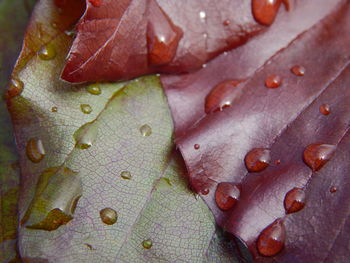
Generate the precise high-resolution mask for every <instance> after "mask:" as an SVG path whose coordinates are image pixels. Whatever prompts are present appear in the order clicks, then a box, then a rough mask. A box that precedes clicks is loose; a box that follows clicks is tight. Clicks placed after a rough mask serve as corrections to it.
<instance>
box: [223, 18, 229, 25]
mask: <svg viewBox="0 0 350 263" xmlns="http://www.w3.org/2000/svg"><path fill="white" fill-rule="evenodd" d="M230 24H231V21H230V20H228V19H226V20H225V21H224V22H223V25H224V26H228V25H230Z"/></svg>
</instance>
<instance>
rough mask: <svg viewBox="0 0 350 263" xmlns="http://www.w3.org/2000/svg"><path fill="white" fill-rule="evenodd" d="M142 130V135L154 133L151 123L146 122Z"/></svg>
mask: <svg viewBox="0 0 350 263" xmlns="http://www.w3.org/2000/svg"><path fill="white" fill-rule="evenodd" d="M140 132H141V134H142V136H145V137H147V136H150V135H151V134H152V128H151V127H150V126H149V125H147V124H145V125H142V126H141V127H140Z"/></svg>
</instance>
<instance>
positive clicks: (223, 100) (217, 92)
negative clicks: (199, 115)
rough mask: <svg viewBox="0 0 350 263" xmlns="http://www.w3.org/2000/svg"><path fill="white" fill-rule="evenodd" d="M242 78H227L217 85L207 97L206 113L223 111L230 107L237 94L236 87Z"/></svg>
mask: <svg viewBox="0 0 350 263" xmlns="http://www.w3.org/2000/svg"><path fill="white" fill-rule="evenodd" d="M241 82H242V80H226V81H223V82H221V83H219V84H218V85H216V86H215V87H214V88H213V89H212V90H211V91H210V92H209V94H208V95H207V97H206V98H205V113H207V114H208V113H212V112H216V111H222V110H223V109H224V108H227V107H230V106H231V103H232V101H233V99H234V98H235V95H236V89H235V88H236V87H237V85H238V84H239V83H241Z"/></svg>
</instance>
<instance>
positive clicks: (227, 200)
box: [215, 183, 241, 211]
mask: <svg viewBox="0 0 350 263" xmlns="http://www.w3.org/2000/svg"><path fill="white" fill-rule="evenodd" d="M240 194H241V191H240V190H239V188H238V187H237V185H235V184H232V183H219V184H218V186H217V188H216V192H215V201H216V204H217V206H218V207H219V208H220V209H221V210H224V211H226V210H229V209H231V208H232V207H233V206H234V205H235V204H236V202H237V200H238V199H239V196H240Z"/></svg>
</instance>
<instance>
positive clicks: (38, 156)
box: [26, 138, 45, 163]
mask: <svg viewBox="0 0 350 263" xmlns="http://www.w3.org/2000/svg"><path fill="white" fill-rule="evenodd" d="M26 153H27V157H28V159H29V160H31V161H32V162H33V163H39V162H40V161H41V160H42V159H44V157H45V149H44V145H43V143H42V141H41V140H40V139H36V138H32V139H29V141H28V142H27V146H26Z"/></svg>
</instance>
